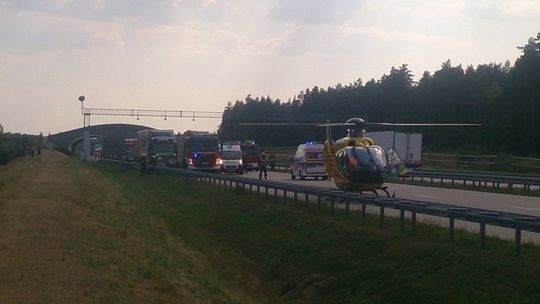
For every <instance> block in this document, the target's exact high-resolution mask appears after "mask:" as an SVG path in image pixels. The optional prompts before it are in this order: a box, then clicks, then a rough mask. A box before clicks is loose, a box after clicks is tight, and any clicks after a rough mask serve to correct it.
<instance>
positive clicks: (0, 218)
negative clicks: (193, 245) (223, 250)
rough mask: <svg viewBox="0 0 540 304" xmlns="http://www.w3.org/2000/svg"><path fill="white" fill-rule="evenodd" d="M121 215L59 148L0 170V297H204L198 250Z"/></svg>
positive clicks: (121, 200)
mask: <svg viewBox="0 0 540 304" xmlns="http://www.w3.org/2000/svg"><path fill="white" fill-rule="evenodd" d="M131 212H132V206H130V204H129V202H128V201H127V200H126V198H125V197H124V196H123V195H122V193H121V191H120V189H119V188H117V186H115V183H114V182H111V181H110V180H108V179H106V178H104V177H103V176H102V175H100V174H99V173H98V172H97V171H96V170H93V169H92V168H90V167H88V166H86V165H84V164H82V163H80V162H78V161H76V160H74V159H70V158H68V157H66V156H64V155H61V154H59V153H56V152H49V151H46V152H45V153H44V154H43V155H42V156H41V157H34V158H23V159H18V160H16V161H14V162H12V163H10V164H9V165H8V166H5V167H0V273H1V274H2V275H1V276H0V303H206V302H210V301H209V300H208V299H209V298H211V297H210V296H208V294H207V293H212V292H208V291H206V290H204V288H202V291H201V288H200V287H201V286H200V285H201V284H202V285H204V282H202V283H201V282H200V281H201V280H199V278H198V277H197V275H196V274H195V275H194V274H193V271H194V269H195V270H197V269H204V268H205V267H206V268H210V267H211V266H209V265H207V263H208V262H207V260H206V259H205V257H204V256H202V255H201V254H200V253H198V252H196V251H193V250H191V249H190V248H188V247H186V246H185V245H184V244H183V243H182V242H181V240H179V239H178V238H171V237H170V236H168V235H167V233H165V232H164V231H163V227H161V226H160V225H161V224H160V223H159V221H157V220H155V219H153V218H150V217H148V218H146V219H145V221H146V224H147V225H148V230H147V231H141V229H137V228H136V227H134V225H135V223H132V222H130V220H129V218H130V214H131ZM202 281H204V280H202ZM216 293H218V294H219V291H217V292H216ZM218 297H219V296H218Z"/></svg>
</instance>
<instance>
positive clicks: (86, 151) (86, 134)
mask: <svg viewBox="0 0 540 304" xmlns="http://www.w3.org/2000/svg"><path fill="white" fill-rule="evenodd" d="M84 99H85V98H84V96H79V101H80V102H81V114H82V116H83V127H82V129H83V159H84V160H85V161H89V160H90V130H88V129H87V128H86V115H85V113H84Z"/></svg>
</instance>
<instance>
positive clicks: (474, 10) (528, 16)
mask: <svg viewBox="0 0 540 304" xmlns="http://www.w3.org/2000/svg"><path fill="white" fill-rule="evenodd" d="M462 7H463V12H464V14H465V15H467V16H469V17H472V18H480V19H489V20H497V21H506V22H516V21H518V22H520V21H521V22H523V21H531V20H536V19H537V18H538V15H539V14H540V6H539V5H538V1H537V0H514V1H502V0H489V1H488V0H477V1H472V2H470V1H465V2H463V5H462Z"/></svg>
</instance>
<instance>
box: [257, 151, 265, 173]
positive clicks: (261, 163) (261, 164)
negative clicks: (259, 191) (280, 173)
mask: <svg viewBox="0 0 540 304" xmlns="http://www.w3.org/2000/svg"><path fill="white" fill-rule="evenodd" d="M263 172H264V179H266V156H265V155H264V153H262V154H261V157H260V158H259V179H262V174H263Z"/></svg>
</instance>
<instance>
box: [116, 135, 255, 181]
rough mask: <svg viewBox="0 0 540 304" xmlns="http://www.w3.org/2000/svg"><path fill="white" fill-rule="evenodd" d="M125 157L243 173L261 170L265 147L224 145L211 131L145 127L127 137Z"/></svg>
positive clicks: (137, 160)
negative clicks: (132, 136)
mask: <svg viewBox="0 0 540 304" xmlns="http://www.w3.org/2000/svg"><path fill="white" fill-rule="evenodd" d="M124 145H125V153H124V159H125V160H128V161H135V162H142V161H148V163H149V165H151V166H170V167H180V168H185V169H191V170H204V171H209V172H216V173H221V172H226V173H237V174H243V173H244V172H245V171H249V170H259V158H260V154H261V148H260V146H259V145H258V144H256V143H255V142H253V141H251V140H246V141H244V142H239V141H238V142H226V143H223V144H221V143H220V141H219V138H218V136H217V135H216V134H213V133H210V132H207V131H192V130H189V131H186V132H184V133H178V134H175V133H174V131H173V130H141V131H139V132H137V138H126V139H125V140H124Z"/></svg>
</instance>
